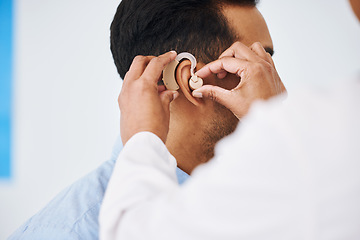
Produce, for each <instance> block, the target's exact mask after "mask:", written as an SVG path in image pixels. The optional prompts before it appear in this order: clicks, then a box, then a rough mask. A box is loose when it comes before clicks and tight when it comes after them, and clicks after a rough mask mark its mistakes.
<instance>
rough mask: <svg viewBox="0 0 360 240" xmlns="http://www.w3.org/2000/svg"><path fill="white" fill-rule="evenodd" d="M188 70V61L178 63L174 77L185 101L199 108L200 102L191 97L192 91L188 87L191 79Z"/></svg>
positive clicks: (189, 65) (189, 63)
mask: <svg viewBox="0 0 360 240" xmlns="http://www.w3.org/2000/svg"><path fill="white" fill-rule="evenodd" d="M190 68H191V62H190V60H184V61H182V62H181V63H179V65H178V66H177V68H176V73H175V77H176V81H177V83H178V84H179V87H180V89H181V91H182V92H183V94H184V96H185V97H186V99H187V100H188V101H189V102H191V103H192V104H194V105H195V106H199V105H200V104H201V103H200V101H201V100H198V99H196V98H194V97H193V96H192V94H191V92H192V91H191V89H190V86H189V80H190V78H191V73H190Z"/></svg>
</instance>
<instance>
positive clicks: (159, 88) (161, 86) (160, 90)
mask: <svg viewBox="0 0 360 240" xmlns="http://www.w3.org/2000/svg"><path fill="white" fill-rule="evenodd" d="M165 90H166V87H165V86H164V85H158V93H159V94H160V93H162V92H163V91H165Z"/></svg>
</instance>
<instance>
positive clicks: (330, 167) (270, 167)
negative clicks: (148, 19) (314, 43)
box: [100, 82, 360, 240]
mask: <svg viewBox="0 0 360 240" xmlns="http://www.w3.org/2000/svg"><path fill="white" fill-rule="evenodd" d="M175 168H176V160H175V159H174V157H173V156H171V154H170V153H169V152H168V151H167V149H166V147H165V145H164V144H163V143H162V141H161V140H160V139H159V138H158V137H157V136H155V135H154V134H152V133H149V132H142V133H138V134H136V135H135V136H133V137H132V138H131V139H130V140H129V141H128V143H127V144H126V146H125V147H124V149H123V151H122V152H121V154H120V156H119V159H118V161H117V163H116V167H115V169H114V172H113V175H112V177H111V180H110V183H109V185H108V189H107V191H106V194H105V198H104V202H103V205H102V208H101V212H100V239H102V240H110V239H119V240H120V239H121V240H129V239H156V240H160V239H167V240H168V239H172V240H176V239H179V240H180V239H181V240H191V239H206V240H212V239H214V240H224V239H252V240H255V239H267V240H269V239H274V240H275V239H276V240H280V239H287V240H289V239H291V240H296V239H306V240H312V239H314V240H315V239H316V240H322V239H329V240H330V239H342V240H344V239H354V240H355V239H360V82H355V83H351V84H349V85H347V87H334V88H332V89H327V90H310V89H307V88H305V89H304V90H300V91H299V93H297V94H292V95H291V96H289V98H288V99H287V101H286V102H283V103H280V100H279V99H274V100H271V101H270V102H267V103H257V104H255V106H254V107H253V108H252V110H251V112H250V114H249V115H248V117H247V118H246V119H245V120H244V121H243V122H242V124H241V125H240V126H239V127H238V128H237V130H236V131H235V132H234V134H232V135H231V136H229V137H227V138H225V139H223V140H222V141H221V142H220V143H219V144H218V145H217V147H216V152H215V158H214V159H212V160H211V161H210V162H209V163H207V164H204V165H202V166H200V167H198V168H197V169H196V170H195V171H194V172H193V174H192V178H191V179H190V180H188V181H187V182H186V183H185V184H184V185H183V186H179V185H178V184H177V181H176V175H175Z"/></svg>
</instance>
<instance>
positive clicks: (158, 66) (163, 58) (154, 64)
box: [141, 51, 177, 84]
mask: <svg viewBox="0 0 360 240" xmlns="http://www.w3.org/2000/svg"><path fill="white" fill-rule="evenodd" d="M176 55H177V54H176V52H175V51H170V52H167V53H165V54H162V55H160V56H159V57H156V58H153V59H151V61H150V62H149V64H148V65H147V67H146V69H145V71H144V73H143V74H142V76H141V77H142V79H145V80H147V81H150V82H152V83H156V84H157V82H158V81H159V79H160V76H161V73H162V71H163V70H164V68H165V67H166V65H168V64H169V63H170V62H171V61H173V60H175V57H176Z"/></svg>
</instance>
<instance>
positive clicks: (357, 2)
mask: <svg viewBox="0 0 360 240" xmlns="http://www.w3.org/2000/svg"><path fill="white" fill-rule="evenodd" d="M350 4H351V7H352V9H353V11H354V13H355V15H356V17H357V18H358V19H359V21H360V0H350Z"/></svg>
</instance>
